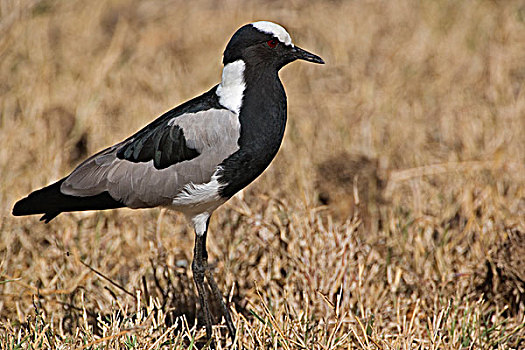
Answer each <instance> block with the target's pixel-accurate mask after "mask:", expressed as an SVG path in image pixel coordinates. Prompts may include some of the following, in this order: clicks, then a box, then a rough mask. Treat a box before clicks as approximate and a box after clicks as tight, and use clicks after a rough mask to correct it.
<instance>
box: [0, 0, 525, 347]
mask: <svg viewBox="0 0 525 350" xmlns="http://www.w3.org/2000/svg"><path fill="white" fill-rule="evenodd" d="M261 19H267V20H272V21H275V22H278V23H281V24H283V25H284V26H285V27H286V28H287V29H288V30H289V32H290V33H291V35H292V38H293V39H294V42H295V43H297V44H298V45H299V46H301V47H304V48H305V49H308V50H311V51H312V52H314V53H317V54H319V55H320V56H322V57H323V58H324V59H325V61H326V62H327V64H326V65H325V66H318V65H313V64H308V63H303V62H300V63H294V64H292V65H290V66H288V67H286V68H285V69H284V70H283V71H282V72H281V78H282V80H283V83H284V85H285V87H286V90H287V94H288V106H289V115H288V116H289V122H288V126H287V130H286V135H285V139H284V143H283V146H282V148H281V150H280V152H279V154H278V156H277V157H276V159H275V161H274V162H273V164H272V166H271V167H270V168H269V169H268V170H267V171H266V172H265V173H264V174H263V175H262V176H261V177H260V178H259V179H258V180H257V181H256V182H255V183H254V184H252V185H251V186H249V187H248V188H247V189H246V190H245V191H244V192H243V193H241V194H238V195H237V196H236V197H234V198H233V199H232V200H231V201H229V202H228V203H227V204H226V205H224V206H223V207H222V208H220V209H219V210H218V211H217V212H216V213H215V215H214V217H213V218H212V221H211V228H210V237H209V242H208V247H209V252H210V261H211V264H212V265H213V266H214V268H215V274H216V277H217V280H218V283H219V285H220V286H221V288H222V290H223V291H224V292H225V293H227V294H228V295H229V298H230V300H231V306H232V312H233V317H234V322H235V324H236V326H237V328H238V332H237V338H236V339H235V341H233V342H232V341H231V340H230V339H229V338H227V337H226V336H225V335H226V328H225V326H224V324H223V323H221V322H220V320H219V319H217V320H216V321H217V326H216V327H215V328H214V336H215V339H216V340H217V348H219V349H241V348H243V349H255V348H264V349H270V348H272V349H274V348H275V349H354V348H364V349H410V348H416V349H461V348H465V349H488V348H490V349H519V348H521V349H524V348H525V327H524V322H525V83H524V81H525V4H524V3H523V1H510V0H509V1H484V0H476V1H475V0H465V1H456V0H449V1H445V0H439V1H416V0H412V1H410V0H399V1H379V0H373V1H330V2H328V1H326V2H325V1H315V2H314V1H309V2H300V1H290V2H281V1H265V2H246V1H226V2H216V1H212V0H209V1H204V0H203V1H192V2H183V1H160V0H148V1H142V2H138V1H136V2H133V1H128V0H115V1H102V0H90V1H82V0H67V1H66V0H63V1H55V0H43V1H29V0H20V1H17V0H0V174H1V176H0V348H2V349H36V348H43V349H48V348H51V349H69V348H82V349H157V348H163V349H164V348H166V349H168V348H169V349H179V348H180V349H186V348H191V347H195V346H197V345H198V346H199V347H200V346H201V345H203V344H202V339H203V338H204V328H202V327H200V325H201V324H202V320H201V319H200V318H201V316H200V310H199V309H197V310H196V308H195V303H196V294H195V293H196V292H195V289H194V285H193V282H192V277H191V268H190V267H189V266H190V262H191V258H192V247H193V232H192V231H191V230H190V228H189V226H188V225H187V224H186V222H185V220H184V217H182V216H181V215H179V214H175V213H171V212H167V211H165V210H159V209H155V210H139V211H132V210H128V209H120V210H113V211H106V212H86V213H71V214H62V215H60V216H59V217H58V218H57V219H55V220H54V221H52V222H51V223H50V224H47V225H44V224H42V223H41V222H39V221H38V217H27V218H14V217H12V216H11V215H10V211H11V208H12V206H13V204H14V202H15V201H16V200H17V199H19V198H21V197H23V196H25V195H26V194H27V193H29V192H30V191H31V190H34V189H37V188H40V187H42V186H44V185H46V184H49V183H51V182H52V181H55V180H57V179H59V178H61V177H62V176H64V175H67V174H68V173H69V172H70V171H71V170H72V169H73V167H74V166H75V165H77V164H78V163H79V162H80V161H81V160H82V159H84V158H85V157H87V156H88V155H90V154H92V153H94V152H96V151H98V150H100V149H101V148H104V147H106V146H109V145H111V144H113V143H116V142H117V141H120V140H122V139H123V138H125V137H127V136H128V135H129V134H131V133H132V132H134V131H136V130H137V129H139V128H140V127H142V126H143V125H145V124H147V123H149V122H150V121H151V120H153V119H154V118H155V117H156V116H158V115H160V114H161V113H162V112H164V111H166V110H168V109H169V108H171V107H173V106H175V105H177V104H179V103H181V102H183V101H185V100H186V99H188V98H190V97H193V96H196V95H198V94H200V93H201V92H203V91H205V90H207V89H208V88H210V87H211V86H213V85H214V84H216V83H217V82H219V80H220V74H221V67H222V65H221V57H222V51H223V49H224V47H225V45H226V43H227V41H228V40H229V37H230V36H231V35H232V34H233V32H234V31H235V30H236V29H237V28H238V27H240V26H241V25H242V24H245V23H248V22H252V21H254V20H261ZM215 313H216V315H218V312H217V310H216V312H215ZM196 315H197V316H196ZM196 319H197V320H199V321H198V322H199V327H197V326H196V322H197V321H196ZM204 345H205V344H204Z"/></svg>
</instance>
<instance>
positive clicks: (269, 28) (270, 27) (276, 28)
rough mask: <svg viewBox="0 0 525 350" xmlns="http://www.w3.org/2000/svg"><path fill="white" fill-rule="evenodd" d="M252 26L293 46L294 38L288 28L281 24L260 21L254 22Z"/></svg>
mask: <svg viewBox="0 0 525 350" xmlns="http://www.w3.org/2000/svg"><path fill="white" fill-rule="evenodd" d="M252 26H254V27H255V28H257V29H258V30H259V31H261V32H263V33H267V34H271V35H273V36H274V37H276V38H277V39H279V41H280V42H282V43H283V44H285V45H287V46H292V47H293V44H292V38H291V37H290V34H288V32H287V31H286V29H284V28H283V27H281V26H280V25H278V24H276V23H273V22H267V21H260V22H254V23H252Z"/></svg>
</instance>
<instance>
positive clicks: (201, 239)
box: [191, 231, 212, 339]
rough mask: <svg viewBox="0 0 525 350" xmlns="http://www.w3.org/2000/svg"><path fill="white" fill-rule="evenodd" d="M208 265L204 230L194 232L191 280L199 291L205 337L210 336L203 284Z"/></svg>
mask: <svg viewBox="0 0 525 350" xmlns="http://www.w3.org/2000/svg"><path fill="white" fill-rule="evenodd" d="M207 267H208V253H207V252H206V231H204V232H203V233H201V232H196V235H195V248H194V250H193V262H192V264H191V269H192V271H193V280H194V281H195V285H196V286H197V291H198V292H199V301H200V304H201V308H202V311H203V312H204V320H205V322H206V337H207V338H208V339H210V338H211V335H212V328H211V314H210V308H209V305H208V292H207V290H206V287H205V286H204V273H205V271H206V269H207Z"/></svg>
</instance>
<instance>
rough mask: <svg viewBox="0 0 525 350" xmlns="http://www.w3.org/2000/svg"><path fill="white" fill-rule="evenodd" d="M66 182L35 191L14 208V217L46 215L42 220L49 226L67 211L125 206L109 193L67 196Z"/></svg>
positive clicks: (59, 182)
mask: <svg viewBox="0 0 525 350" xmlns="http://www.w3.org/2000/svg"><path fill="white" fill-rule="evenodd" d="M64 180H65V179H62V180H60V181H58V182H55V183H54V184H52V185H49V186H47V187H44V188H41V189H39V190H37V191H34V192H32V193H30V194H29V196H27V197H26V198H23V199H21V200H19V201H18V202H16V204H15V206H14V207H13V215H15V216H22V215H33V214H44V215H43V216H42V217H41V218H40V220H41V221H44V222H45V223H46V224H47V223H48V222H49V221H51V220H53V219H54V218H55V217H56V216H57V215H58V214H60V213H62V212H65V211H81V210H102V209H115V208H122V207H124V206H125V205H124V204H122V203H120V202H119V201H116V200H114V199H113V198H112V197H111V196H110V195H109V193H108V192H107V191H106V192H102V193H100V194H97V195H96V196H90V197H75V196H69V195H65V194H63V193H62V192H60V185H61V184H62V182H64Z"/></svg>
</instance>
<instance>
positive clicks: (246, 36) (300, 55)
mask: <svg viewBox="0 0 525 350" xmlns="http://www.w3.org/2000/svg"><path fill="white" fill-rule="evenodd" d="M238 60H243V61H244V62H245V64H248V65H253V66H259V65H264V66H269V67H273V68H275V69H276V70H279V69H281V68H282V67H284V66H285V65H286V64H288V63H290V62H293V61H295V60H305V61H308V62H313V63H320V64H324V61H323V59H322V58H321V57H319V56H317V55H314V54H312V53H310V52H308V51H306V50H303V49H301V48H300V47H297V46H295V45H294V44H293V43H292V38H291V37H290V34H288V32H287V31H286V29H284V28H283V27H281V26H280V25H278V24H275V23H272V22H266V21H261V22H254V23H250V24H247V25H245V26H243V27H241V28H239V29H238V30H237V32H235V34H234V35H233V36H232V38H231V39H230V42H229V43H228V45H227V46H226V50H225V51H224V57H223V63H224V65H227V64H229V63H232V62H235V61H238Z"/></svg>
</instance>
